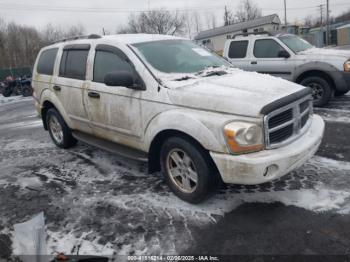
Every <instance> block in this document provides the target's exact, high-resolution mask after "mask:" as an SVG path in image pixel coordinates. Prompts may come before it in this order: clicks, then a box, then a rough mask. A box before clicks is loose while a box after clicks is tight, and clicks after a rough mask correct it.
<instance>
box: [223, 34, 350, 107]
mask: <svg viewBox="0 0 350 262" xmlns="http://www.w3.org/2000/svg"><path fill="white" fill-rule="evenodd" d="M224 57H225V58H226V59H227V60H228V61H230V62H231V63H232V64H233V65H235V66H237V67H238V68H241V69H243V70H247V71H256V72H259V73H265V74H271V75H273V76H278V77H282V78H284V79H287V80H289V81H293V82H296V83H298V84H301V85H304V86H309V87H311V89H312V96H313V98H314V105H315V106H324V105H325V104H327V103H328V101H329V100H330V99H331V98H332V96H333V94H335V95H343V94H345V93H347V92H348V91H349V90H350V51H345V50H331V49H321V48H315V47H314V46H312V45H311V44H309V43H308V42H307V41H305V40H304V39H301V38H299V37H298V36H296V35H291V34H276V35H271V34H270V33H260V35H255V34H248V35H237V36H236V37H234V38H233V39H230V40H227V41H226V43H225V48H224Z"/></svg>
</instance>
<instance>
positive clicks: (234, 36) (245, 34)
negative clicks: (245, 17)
mask: <svg viewBox="0 0 350 262" xmlns="http://www.w3.org/2000/svg"><path fill="white" fill-rule="evenodd" d="M250 35H268V36H273V34H271V33H270V32H267V31H264V32H250V33H240V34H236V35H233V36H232V38H231V39H235V38H236V37H238V36H250Z"/></svg>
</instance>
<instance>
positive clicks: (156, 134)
mask: <svg viewBox="0 0 350 262" xmlns="http://www.w3.org/2000/svg"><path fill="white" fill-rule="evenodd" d="M173 136H179V137H182V138H185V139H186V140H188V141H190V142H192V143H193V144H194V145H196V146H197V147H199V148H200V149H202V150H204V151H206V152H208V156H209V157H210V155H209V151H216V152H226V151H227V147H226V144H225V143H220V142H219V140H218V138H217V137H216V136H215V135H214V133H213V132H212V131H211V130H209V129H208V128H207V127H206V126H205V125H204V124H203V123H202V122H201V121H200V120H199V118H196V117H195V116H193V115H191V114H187V113H186V112H179V111H177V110H171V112H169V111H168V112H165V113H162V114H160V115H158V116H157V117H156V118H155V119H153V120H152V121H151V123H150V124H149V125H148V128H147V129H146V134H145V144H146V148H145V149H146V151H147V152H148V156H149V171H150V172H151V173H152V172H155V171H158V170H159V168H160V166H159V157H160V148H161V146H162V144H163V143H164V141H165V140H166V139H167V138H169V137H173ZM210 159H211V157H210Z"/></svg>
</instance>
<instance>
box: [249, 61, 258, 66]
mask: <svg viewBox="0 0 350 262" xmlns="http://www.w3.org/2000/svg"><path fill="white" fill-rule="evenodd" d="M250 64H252V65H257V64H258V62H257V61H252V62H250Z"/></svg>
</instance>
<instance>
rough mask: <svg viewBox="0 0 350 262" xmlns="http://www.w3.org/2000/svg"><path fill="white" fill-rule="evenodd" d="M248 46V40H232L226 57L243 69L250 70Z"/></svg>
mask: <svg viewBox="0 0 350 262" xmlns="http://www.w3.org/2000/svg"><path fill="white" fill-rule="evenodd" d="M248 47H249V41H248V40H237V41H231V43H230V44H229V45H228V46H227V47H226V48H227V50H226V54H227V57H226V58H227V59H228V60H229V61H230V62H231V63H232V64H233V65H235V66H236V67H238V68H241V69H243V70H250V59H249V54H248Z"/></svg>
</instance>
